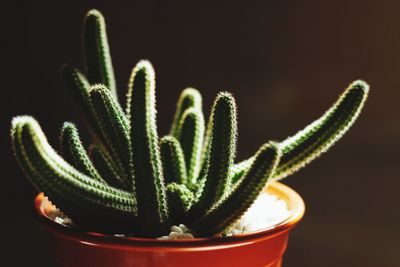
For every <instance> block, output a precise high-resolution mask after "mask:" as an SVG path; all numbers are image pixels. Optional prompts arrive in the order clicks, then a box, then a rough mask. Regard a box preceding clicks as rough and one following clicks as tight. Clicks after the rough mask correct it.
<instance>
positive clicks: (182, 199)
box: [167, 183, 194, 225]
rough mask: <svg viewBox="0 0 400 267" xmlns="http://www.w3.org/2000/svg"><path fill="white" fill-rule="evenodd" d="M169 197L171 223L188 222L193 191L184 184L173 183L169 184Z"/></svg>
mask: <svg viewBox="0 0 400 267" xmlns="http://www.w3.org/2000/svg"><path fill="white" fill-rule="evenodd" d="M167 199H168V207H169V211H170V217H171V218H170V221H171V224H175V225H179V224H181V223H186V219H187V215H188V211H189V208H190V206H191V204H192V202H193V200H194V195H193V193H192V192H191V191H190V190H189V189H188V188H187V187H186V186H185V185H184V184H177V183H171V184H169V185H168V186H167Z"/></svg>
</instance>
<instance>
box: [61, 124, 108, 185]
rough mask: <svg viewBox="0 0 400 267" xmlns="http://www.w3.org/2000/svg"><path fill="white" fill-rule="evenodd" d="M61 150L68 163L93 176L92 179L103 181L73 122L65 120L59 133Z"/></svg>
mask: <svg viewBox="0 0 400 267" xmlns="http://www.w3.org/2000/svg"><path fill="white" fill-rule="evenodd" d="M60 139H61V140H60V141H61V151H62V154H63V156H64V159H67V162H68V159H70V160H69V163H70V164H71V165H72V166H74V167H75V168H76V169H77V170H79V171H80V172H82V173H83V174H85V175H87V176H89V177H93V178H94V179H96V180H98V181H100V182H103V183H104V180H103V179H102V178H101V176H100V174H99V173H98V172H97V170H96V168H95V167H94V166H93V164H92V162H91V160H90V158H89V156H88V154H87V153H86V150H85V148H84V147H83V145H82V142H81V140H80V138H79V134H78V129H77V128H76V127H75V125H74V124H73V123H70V122H65V123H64V125H63V127H62V129H61V135H60Z"/></svg>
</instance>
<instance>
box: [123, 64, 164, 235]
mask: <svg viewBox="0 0 400 267" xmlns="http://www.w3.org/2000/svg"><path fill="white" fill-rule="evenodd" d="M154 76H155V75H154V70H153V67H152V66H151V64H150V63H149V62H148V61H140V62H139V63H138V64H137V65H136V67H135V68H134V69H133V71H132V74H131V77H130V80H129V86H128V95H127V99H128V100H127V112H126V113H127V116H128V119H129V122H130V140H131V144H132V163H133V168H134V174H135V182H136V194H137V199H138V216H139V218H140V223H141V224H142V228H143V233H142V234H143V235H145V236H157V235H159V234H162V233H164V231H165V230H166V226H167V221H168V210H167V203H166V196H165V194H166V193H165V186H164V177H163V171H162V164H161V160H160V150H159V144H158V134H157V128H156V109H155V104H156V103H155V101H156V100H155V77H154Z"/></svg>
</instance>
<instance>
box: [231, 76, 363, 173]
mask: <svg viewBox="0 0 400 267" xmlns="http://www.w3.org/2000/svg"><path fill="white" fill-rule="evenodd" d="M368 91H369V86H368V84H366V83H365V82H363V81H360V80H358V81H355V82H353V83H351V84H350V85H349V86H348V88H347V89H346V90H345V91H344V93H343V94H342V95H341V96H340V97H339V99H338V100H337V101H336V103H335V104H334V105H333V106H332V107H331V108H330V109H329V110H328V111H327V112H325V114H324V115H323V116H321V117H320V118H319V119H318V120H316V121H314V122H313V123H311V124H310V125H308V126H307V127H305V128H304V129H303V130H301V131H299V132H298V133H297V134H295V135H294V136H292V137H289V138H287V139H286V140H285V141H283V142H281V143H280V146H281V147H282V154H283V155H282V159H281V161H280V164H279V166H278V168H277V170H276V172H275V174H274V179H276V180H280V179H283V178H285V177H286V176H288V175H290V174H293V173H294V172H296V171H298V170H299V169H301V168H303V167H304V166H306V165H307V164H309V163H310V162H311V161H313V160H314V159H316V158H318V157H319V156H320V155H321V154H322V153H324V152H326V151H328V149H329V148H331V147H332V146H333V145H334V144H335V142H336V141H337V140H339V139H340V138H341V137H342V136H343V135H344V134H345V133H346V132H347V131H348V130H349V129H350V127H351V126H352V125H353V123H354V122H355V120H356V119H357V117H358V116H359V114H360V112H361V110H362V108H363V106H364V103H365V101H366V99H367V96H368ZM251 162H252V159H251V158H250V159H248V160H246V161H243V162H241V163H239V164H236V165H235V166H234V167H233V168H232V169H231V178H232V180H233V181H238V180H240V177H241V175H243V173H244V172H243V171H244V170H245V169H246V166H247V167H248V166H250V165H251Z"/></svg>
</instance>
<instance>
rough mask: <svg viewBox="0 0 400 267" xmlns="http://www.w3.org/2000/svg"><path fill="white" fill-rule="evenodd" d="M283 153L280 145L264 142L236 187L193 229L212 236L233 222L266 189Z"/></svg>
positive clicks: (194, 224) (199, 233)
mask: <svg viewBox="0 0 400 267" xmlns="http://www.w3.org/2000/svg"><path fill="white" fill-rule="evenodd" d="M280 155H281V152H280V149H279V146H278V145H277V144H275V143H269V144H265V145H263V146H262V147H261V148H260V149H259V151H258V152H257V154H256V155H255V159H254V161H253V162H252V164H251V166H250V168H249V169H248V171H247V172H246V174H245V176H244V178H243V180H242V181H241V183H240V184H239V185H238V186H237V187H236V189H235V190H234V191H233V192H231V193H230V195H228V196H227V197H226V198H225V199H223V200H222V201H221V202H220V203H218V205H216V206H215V207H214V208H213V209H212V210H211V211H209V212H208V213H207V214H205V215H203V216H202V217H201V218H199V219H197V220H196V221H195V222H194V223H193V224H192V225H190V227H191V229H192V230H194V231H195V232H196V233H197V234H198V235H199V236H209V235H212V234H214V233H219V232H222V231H223V230H225V229H227V228H228V227H229V226H231V225H233V224H234V223H235V222H236V221H237V220H238V219H239V218H240V217H241V216H242V215H243V214H244V213H245V212H246V210H248V208H249V207H250V206H251V204H253V202H254V201H255V199H256V198H257V197H258V196H259V194H260V193H261V191H262V190H263V189H264V188H265V186H266V184H267V182H268V180H269V179H270V178H271V177H272V174H273V173H274V171H275V169H276V166H277V164H278V162H279V159H280Z"/></svg>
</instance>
